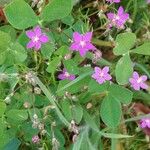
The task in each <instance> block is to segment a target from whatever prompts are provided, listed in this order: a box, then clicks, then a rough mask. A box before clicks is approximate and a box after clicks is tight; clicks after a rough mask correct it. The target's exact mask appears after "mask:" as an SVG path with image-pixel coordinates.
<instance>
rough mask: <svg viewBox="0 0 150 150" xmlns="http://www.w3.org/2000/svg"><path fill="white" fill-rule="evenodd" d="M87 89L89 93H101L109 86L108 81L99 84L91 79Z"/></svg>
mask: <svg viewBox="0 0 150 150" xmlns="http://www.w3.org/2000/svg"><path fill="white" fill-rule="evenodd" d="M88 87H89V88H88V91H89V92H90V93H102V92H105V91H107V88H108V87H109V82H105V83H104V84H99V83H97V82H96V80H94V79H91V81H90V82H89V85H88Z"/></svg>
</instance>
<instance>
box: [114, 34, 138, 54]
mask: <svg viewBox="0 0 150 150" xmlns="http://www.w3.org/2000/svg"><path fill="white" fill-rule="evenodd" d="M135 41H136V35H135V34H134V33H130V32H127V33H121V34H118V35H117V37H116V40H115V45H116V46H115V48H114V49H113V52H114V54H115V55H123V54H125V53H127V52H128V51H129V50H130V49H131V48H132V47H133V46H134V43H135Z"/></svg>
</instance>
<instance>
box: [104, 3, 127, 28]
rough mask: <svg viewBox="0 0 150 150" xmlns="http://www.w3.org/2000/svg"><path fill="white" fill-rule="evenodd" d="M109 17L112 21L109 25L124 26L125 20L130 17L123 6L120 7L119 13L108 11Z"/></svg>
mask: <svg viewBox="0 0 150 150" xmlns="http://www.w3.org/2000/svg"><path fill="white" fill-rule="evenodd" d="M107 17H108V19H109V21H110V23H109V27H110V28H111V27H113V26H115V27H116V28H118V29H119V28H124V24H125V22H126V21H127V20H128V19H129V14H128V13H125V12H124V9H123V7H122V6H120V7H119V9H118V12H117V14H114V13H108V14H107Z"/></svg>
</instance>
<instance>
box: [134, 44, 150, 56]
mask: <svg viewBox="0 0 150 150" xmlns="http://www.w3.org/2000/svg"><path fill="white" fill-rule="evenodd" d="M131 52H132V53H136V54H142V55H148V56H149V55H150V43H149V42H147V43H144V44H142V45H140V46H139V47H137V48H135V49H132V51H131Z"/></svg>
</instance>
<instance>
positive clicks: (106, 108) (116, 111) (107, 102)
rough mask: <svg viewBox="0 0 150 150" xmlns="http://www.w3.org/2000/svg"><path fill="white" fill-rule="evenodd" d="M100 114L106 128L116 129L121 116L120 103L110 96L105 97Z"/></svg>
mask: <svg viewBox="0 0 150 150" xmlns="http://www.w3.org/2000/svg"><path fill="white" fill-rule="evenodd" d="M100 114H101V117H102V120H103V121H104V123H105V124H106V125H107V126H109V127H111V128H115V127H117V126H118V125H119V123H120V120H121V115H122V113H121V104H120V102H119V101H118V100H117V99H116V98H115V97H112V96H111V95H109V96H106V97H105V98H104V99H103V102H102V104H101V108H100Z"/></svg>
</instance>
